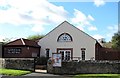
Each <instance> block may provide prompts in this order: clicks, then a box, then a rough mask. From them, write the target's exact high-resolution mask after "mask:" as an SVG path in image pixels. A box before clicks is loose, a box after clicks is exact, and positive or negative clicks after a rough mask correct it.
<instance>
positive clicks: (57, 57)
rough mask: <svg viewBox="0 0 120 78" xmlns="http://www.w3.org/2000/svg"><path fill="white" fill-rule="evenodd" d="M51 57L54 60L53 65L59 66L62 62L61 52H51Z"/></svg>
mask: <svg viewBox="0 0 120 78" xmlns="http://www.w3.org/2000/svg"><path fill="white" fill-rule="evenodd" d="M52 58H53V60H54V62H53V67H61V63H62V55H61V53H53V54H52Z"/></svg>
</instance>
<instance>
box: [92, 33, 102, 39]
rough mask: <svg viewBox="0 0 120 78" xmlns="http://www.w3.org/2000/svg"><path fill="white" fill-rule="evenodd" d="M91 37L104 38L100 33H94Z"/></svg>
mask: <svg viewBox="0 0 120 78" xmlns="http://www.w3.org/2000/svg"><path fill="white" fill-rule="evenodd" d="M92 37H93V38H95V39H97V40H99V39H101V38H104V37H103V36H102V35H100V34H95V35H93V36H92Z"/></svg>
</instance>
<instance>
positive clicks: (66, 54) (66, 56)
mask: <svg viewBox="0 0 120 78" xmlns="http://www.w3.org/2000/svg"><path fill="white" fill-rule="evenodd" d="M58 53H61V54H62V60H63V61H68V60H71V50H58Z"/></svg>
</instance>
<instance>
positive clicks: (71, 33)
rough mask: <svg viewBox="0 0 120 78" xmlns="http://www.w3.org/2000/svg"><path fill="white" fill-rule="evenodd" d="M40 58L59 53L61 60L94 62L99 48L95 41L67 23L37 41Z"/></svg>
mask: <svg viewBox="0 0 120 78" xmlns="http://www.w3.org/2000/svg"><path fill="white" fill-rule="evenodd" d="M38 45H40V46H41V50H40V56H46V57H52V53H61V54H62V60H91V59H92V60H95V59H96V58H97V51H98V49H99V47H100V46H101V45H100V44H99V43H98V42H97V40H96V39H94V38H93V37H91V36H89V35H88V34H86V33H85V32H83V31H81V30H80V29H78V28H76V27H75V26H73V25H72V24H70V23H69V22H67V21H64V22H62V23H61V24H60V25H59V26H57V27H56V28H54V29H53V30H52V31H51V32H49V33H48V34H47V35H45V37H43V38H42V39H40V40H39V42H38Z"/></svg>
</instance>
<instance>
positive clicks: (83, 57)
mask: <svg viewBox="0 0 120 78" xmlns="http://www.w3.org/2000/svg"><path fill="white" fill-rule="evenodd" d="M82 60H85V50H82Z"/></svg>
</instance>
